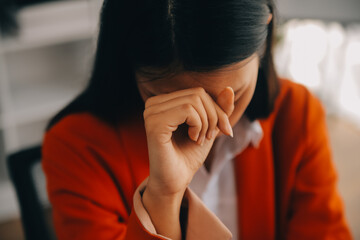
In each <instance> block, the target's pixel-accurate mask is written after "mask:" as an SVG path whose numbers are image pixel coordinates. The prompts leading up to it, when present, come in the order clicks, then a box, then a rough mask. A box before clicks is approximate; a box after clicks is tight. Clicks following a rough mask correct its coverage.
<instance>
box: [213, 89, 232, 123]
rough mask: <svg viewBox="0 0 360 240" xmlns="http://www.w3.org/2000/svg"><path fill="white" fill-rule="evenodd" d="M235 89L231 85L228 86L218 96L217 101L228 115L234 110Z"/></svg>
mask: <svg viewBox="0 0 360 240" xmlns="http://www.w3.org/2000/svg"><path fill="white" fill-rule="evenodd" d="M234 95H235V94H234V90H233V89H232V88H231V87H226V88H225V89H224V90H222V91H221V92H220V94H219V95H218V96H217V99H216V103H217V104H218V105H219V106H220V107H221V109H222V110H223V111H224V112H225V113H226V114H227V116H228V117H230V115H231V114H232V112H233V111H234V97H235V96H234Z"/></svg>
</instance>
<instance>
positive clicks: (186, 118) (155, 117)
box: [143, 87, 234, 239]
mask: <svg viewBox="0 0 360 240" xmlns="http://www.w3.org/2000/svg"><path fill="white" fill-rule="evenodd" d="M233 109H234V92H233V90H232V88H231V87H227V88H225V89H224V90H223V91H221V93H220V94H219V96H218V98H217V102H214V101H213V99H212V98H211V97H210V96H209V95H208V94H207V93H206V92H205V90H204V89H201V88H192V89H186V90H182V91H177V92H173V93H170V94H163V95H158V96H155V97H153V98H149V99H148V100H147V101H146V104H145V111H144V120H145V128H146V133H147V140H148V149H149V161H150V175H149V182H148V185H147V187H146V189H145V191H144V194H143V203H144V206H145V208H146V209H147V211H148V212H149V215H150V216H151V219H152V221H153V223H154V226H155V228H156V230H157V232H158V233H159V234H162V235H164V236H167V237H170V238H172V239H181V227H180V222H179V214H180V205H181V201H182V198H183V194H184V192H185V189H186V187H187V186H188V184H189V183H190V182H191V179H192V177H193V176H194V174H195V172H196V171H197V170H198V169H199V168H200V166H201V165H202V164H203V163H204V161H205V159H206V157H207V155H208V154H209V151H210V149H211V147H212V144H213V143H214V140H215V138H216V136H217V135H218V133H219V131H222V132H223V133H224V134H226V135H232V129H231V125H230V122H229V118H228V117H229V116H230V115H231V113H232V111H233ZM184 123H185V124H186V125H188V128H186V127H183V128H179V126H180V125H182V124H184ZM183 126H184V125H183ZM186 129H188V130H187V131H186ZM174 133H175V134H174Z"/></svg>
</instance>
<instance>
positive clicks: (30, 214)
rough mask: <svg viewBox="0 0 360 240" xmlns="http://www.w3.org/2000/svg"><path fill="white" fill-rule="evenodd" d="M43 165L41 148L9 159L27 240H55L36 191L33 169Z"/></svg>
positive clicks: (9, 167)
mask: <svg viewBox="0 0 360 240" xmlns="http://www.w3.org/2000/svg"><path fill="white" fill-rule="evenodd" d="M40 163H41V146H34V147H31V148H28V149H24V150H21V151H18V152H15V153H13V154H10V155H9V156H8V158H7V166H8V170H9V173H10V178H11V180H12V182H13V184H14V187H15V190H16V194H17V198H18V202H19V206H20V213H21V221H22V225H23V229H24V235H25V238H26V239H27V240H35V239H36V240H51V239H54V234H53V233H52V228H51V227H50V223H49V222H48V221H47V220H46V218H45V214H44V207H43V204H42V203H41V201H40V198H39V195H38V191H37V189H36V185H35V180H34V176H33V172H32V169H33V168H34V166H35V165H36V164H40Z"/></svg>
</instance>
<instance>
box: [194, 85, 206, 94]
mask: <svg viewBox="0 0 360 240" xmlns="http://www.w3.org/2000/svg"><path fill="white" fill-rule="evenodd" d="M195 92H196V93H197V94H198V95H204V94H205V93H206V92H205V89H204V88H202V87H196V88H195Z"/></svg>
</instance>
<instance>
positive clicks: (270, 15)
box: [266, 13, 273, 24]
mask: <svg viewBox="0 0 360 240" xmlns="http://www.w3.org/2000/svg"><path fill="white" fill-rule="evenodd" d="M272 18H273V15H272V13H270V14H269V17H268V19H267V23H266V24H269V23H270V22H271V20H272Z"/></svg>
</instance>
